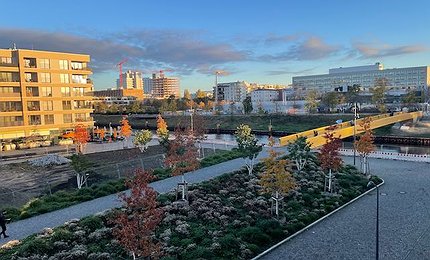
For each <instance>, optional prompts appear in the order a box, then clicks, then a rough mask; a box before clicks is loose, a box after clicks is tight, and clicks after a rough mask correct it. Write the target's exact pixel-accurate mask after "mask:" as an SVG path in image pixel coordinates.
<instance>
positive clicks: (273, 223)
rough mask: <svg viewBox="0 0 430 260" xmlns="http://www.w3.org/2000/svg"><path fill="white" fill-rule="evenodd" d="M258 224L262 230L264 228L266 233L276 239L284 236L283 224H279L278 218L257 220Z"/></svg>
mask: <svg viewBox="0 0 430 260" xmlns="http://www.w3.org/2000/svg"><path fill="white" fill-rule="evenodd" d="M256 226H257V227H258V228H260V229H261V230H264V232H265V233H266V234H268V235H269V236H270V237H272V238H273V239H275V240H277V239H280V238H282V237H283V236H284V232H283V231H282V227H281V224H279V222H278V221H277V220H274V219H270V220H260V221H258V222H257V224H256Z"/></svg>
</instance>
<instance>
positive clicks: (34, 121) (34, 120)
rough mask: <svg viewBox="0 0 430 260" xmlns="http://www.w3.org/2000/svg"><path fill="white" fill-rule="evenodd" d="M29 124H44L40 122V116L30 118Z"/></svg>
mask: <svg viewBox="0 0 430 260" xmlns="http://www.w3.org/2000/svg"><path fill="white" fill-rule="evenodd" d="M28 122H29V124H30V125H40V124H42V122H41V121H40V116H39V115H33V116H28Z"/></svg>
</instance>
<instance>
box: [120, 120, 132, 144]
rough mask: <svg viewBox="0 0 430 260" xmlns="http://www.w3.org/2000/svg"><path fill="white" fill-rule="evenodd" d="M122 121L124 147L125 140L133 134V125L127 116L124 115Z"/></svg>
mask: <svg viewBox="0 0 430 260" xmlns="http://www.w3.org/2000/svg"><path fill="white" fill-rule="evenodd" d="M120 123H121V136H122V137H124V140H123V143H122V144H123V147H124V144H125V142H126V141H127V138H129V137H130V136H131V133H132V130H131V125H130V123H129V122H128V119H127V117H125V116H124V117H122V120H121V121H120Z"/></svg>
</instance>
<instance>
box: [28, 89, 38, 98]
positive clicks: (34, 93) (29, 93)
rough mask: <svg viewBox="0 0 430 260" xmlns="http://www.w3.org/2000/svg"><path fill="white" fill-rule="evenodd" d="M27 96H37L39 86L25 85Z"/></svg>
mask: <svg viewBox="0 0 430 260" xmlns="http://www.w3.org/2000/svg"><path fill="white" fill-rule="evenodd" d="M26 95H27V97H38V96H39V88H38V87H27V88H26Z"/></svg>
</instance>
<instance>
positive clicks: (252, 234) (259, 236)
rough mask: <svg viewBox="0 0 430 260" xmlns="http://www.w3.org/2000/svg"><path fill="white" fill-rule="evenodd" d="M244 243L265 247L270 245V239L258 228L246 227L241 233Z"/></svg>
mask: <svg viewBox="0 0 430 260" xmlns="http://www.w3.org/2000/svg"><path fill="white" fill-rule="evenodd" d="M239 236H240V237H241V238H242V240H243V241H246V242H248V243H251V244H256V245H265V244H267V243H270V241H271V239H270V237H269V236H268V235H267V234H266V233H264V231H263V230H261V229H260V228H258V227H246V228H244V229H242V230H241V231H240V232H239Z"/></svg>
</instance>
